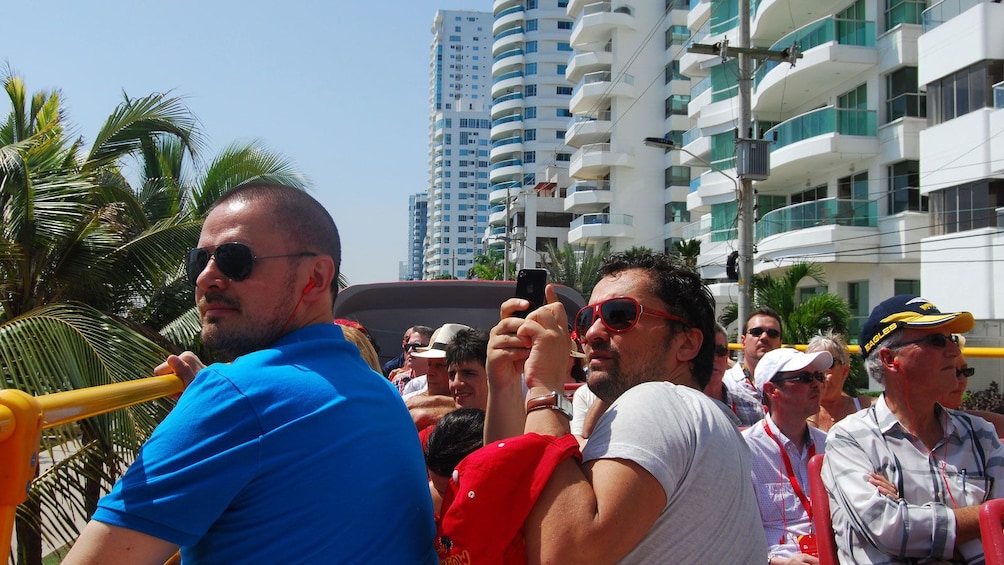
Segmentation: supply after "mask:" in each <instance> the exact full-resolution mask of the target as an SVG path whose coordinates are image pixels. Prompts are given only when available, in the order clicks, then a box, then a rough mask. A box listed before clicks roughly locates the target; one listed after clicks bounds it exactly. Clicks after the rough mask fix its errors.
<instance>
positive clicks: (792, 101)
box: [752, 17, 879, 112]
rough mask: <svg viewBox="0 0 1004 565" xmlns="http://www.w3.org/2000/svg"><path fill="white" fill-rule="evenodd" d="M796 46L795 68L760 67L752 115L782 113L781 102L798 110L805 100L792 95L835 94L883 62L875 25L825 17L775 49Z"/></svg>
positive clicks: (773, 63)
mask: <svg viewBox="0 0 1004 565" xmlns="http://www.w3.org/2000/svg"><path fill="white" fill-rule="evenodd" d="M796 43H797V44H799V45H801V46H802V58H801V59H799V61H798V63H797V64H796V65H795V67H794V68H792V67H791V65H789V64H788V63H785V62H781V61H769V62H767V63H764V64H763V65H762V66H761V67H760V68H759V69H757V71H756V74H755V76H754V79H753V82H754V92H753V101H752V102H753V110H754V111H756V112H778V111H781V110H782V108H781V105H782V103H784V104H785V105H786V106H789V105H790V106H798V105H800V104H801V103H802V102H803V101H802V100H801V99H800V98H798V97H797V95H793V93H799V92H803V91H807V92H826V91H828V90H832V89H834V88H836V87H837V86H838V85H839V84H842V83H843V82H845V81H846V80H847V77H849V76H854V75H856V74H859V73H861V72H863V71H865V70H867V69H869V68H871V67H874V66H875V65H877V64H878V60H879V55H878V50H877V49H876V48H875V22H866V21H857V20H839V19H837V18H833V17H827V18H822V19H820V20H816V21H815V22H812V23H811V24H809V25H807V26H804V27H802V28H799V29H797V30H795V31H793V32H791V33H789V34H788V35H786V36H784V37H782V38H781V39H780V40H778V41H777V42H776V43H774V45H772V46H771V49H772V50H781V49H786V48H788V47H790V46H791V45H793V44H796Z"/></svg>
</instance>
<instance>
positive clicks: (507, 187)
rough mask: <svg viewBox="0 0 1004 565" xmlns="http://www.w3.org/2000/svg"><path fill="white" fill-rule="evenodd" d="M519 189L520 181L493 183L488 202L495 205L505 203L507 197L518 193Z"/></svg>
mask: <svg viewBox="0 0 1004 565" xmlns="http://www.w3.org/2000/svg"><path fill="white" fill-rule="evenodd" d="M519 189H520V183H519V182H516V181H513V182H501V183H499V184H495V185H492V191H491V192H489V193H488V203H489V204H490V205H493V206H494V205H497V204H505V199H506V198H509V197H511V196H513V195H514V194H518V193H519Z"/></svg>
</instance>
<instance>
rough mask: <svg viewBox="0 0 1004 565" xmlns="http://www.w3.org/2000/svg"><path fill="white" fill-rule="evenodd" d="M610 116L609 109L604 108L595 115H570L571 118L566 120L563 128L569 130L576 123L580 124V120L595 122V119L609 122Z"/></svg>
mask: <svg viewBox="0 0 1004 565" xmlns="http://www.w3.org/2000/svg"><path fill="white" fill-rule="evenodd" d="M610 117H611V115H610V110H605V111H603V112H600V113H599V114H597V115H596V116H588V115H579V116H572V117H571V119H569V120H568V123H567V124H566V125H565V130H566V131H567V130H570V129H572V128H573V127H575V126H576V125H578V124H581V123H582V122H595V121H596V120H600V121H604V122H609V121H610Z"/></svg>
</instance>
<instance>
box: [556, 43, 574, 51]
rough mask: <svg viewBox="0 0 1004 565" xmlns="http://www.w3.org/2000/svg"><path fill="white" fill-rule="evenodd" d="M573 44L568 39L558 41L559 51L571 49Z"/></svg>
mask: <svg viewBox="0 0 1004 565" xmlns="http://www.w3.org/2000/svg"><path fill="white" fill-rule="evenodd" d="M571 50H572V46H571V45H570V44H569V43H568V42H567V41H559V42H558V51H571Z"/></svg>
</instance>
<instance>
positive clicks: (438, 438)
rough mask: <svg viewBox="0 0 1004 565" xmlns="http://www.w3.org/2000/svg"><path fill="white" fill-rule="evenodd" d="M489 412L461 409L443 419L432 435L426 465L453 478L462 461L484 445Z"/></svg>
mask: <svg viewBox="0 0 1004 565" xmlns="http://www.w3.org/2000/svg"><path fill="white" fill-rule="evenodd" d="M484 430H485V412H484V410H479V409H477V408H460V409H458V410H454V411H453V412H450V413H449V414H447V415H445V416H443V417H442V418H441V419H440V420H439V423H438V424H436V427H435V429H433V430H432V433H430V434H429V440H428V442H427V444H426V446H425V465H426V466H427V467H428V468H429V470H430V471H432V472H433V473H435V474H437V475H439V476H441V477H449V476H450V475H452V474H453V469H455V468H456V466H457V465H458V464H459V463H460V460H461V459H463V458H464V457H467V456H468V455H470V454H471V453H473V452H474V451H477V450H478V449H480V448H481V446H482V445H484V433H485V432H484Z"/></svg>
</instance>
